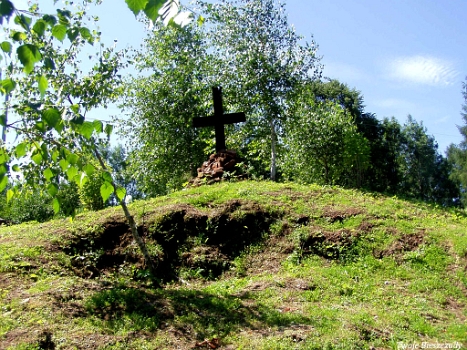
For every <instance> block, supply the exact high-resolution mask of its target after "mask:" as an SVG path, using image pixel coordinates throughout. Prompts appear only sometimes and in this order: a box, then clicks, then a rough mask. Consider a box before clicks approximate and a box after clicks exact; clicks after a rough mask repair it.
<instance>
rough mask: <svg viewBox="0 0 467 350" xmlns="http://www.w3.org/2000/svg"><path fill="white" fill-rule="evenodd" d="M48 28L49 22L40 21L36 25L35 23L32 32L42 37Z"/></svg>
mask: <svg viewBox="0 0 467 350" xmlns="http://www.w3.org/2000/svg"><path fill="white" fill-rule="evenodd" d="M46 28H47V22H46V21H44V20H43V19H38V20H37V21H36V23H34V26H33V27H32V30H33V31H34V32H35V33H36V34H37V35H39V37H42V36H43V35H44V33H45V30H46Z"/></svg>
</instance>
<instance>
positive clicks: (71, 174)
mask: <svg viewBox="0 0 467 350" xmlns="http://www.w3.org/2000/svg"><path fill="white" fill-rule="evenodd" d="M76 175H78V169H77V168H76V167H74V166H71V167H69V168H68V169H67V171H66V176H67V177H68V180H69V181H73V180H74V178H75V176H76Z"/></svg>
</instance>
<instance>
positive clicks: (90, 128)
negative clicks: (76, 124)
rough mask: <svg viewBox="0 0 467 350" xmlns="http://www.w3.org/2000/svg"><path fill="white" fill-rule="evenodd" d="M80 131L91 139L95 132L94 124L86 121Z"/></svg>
mask: <svg viewBox="0 0 467 350" xmlns="http://www.w3.org/2000/svg"><path fill="white" fill-rule="evenodd" d="M78 132H79V133H80V134H81V135H83V136H84V137H85V138H86V139H87V140H89V139H90V138H91V136H92V133H93V132H94V124H93V123H91V122H84V123H83V124H82V125H81V126H80V128H79V130H78Z"/></svg>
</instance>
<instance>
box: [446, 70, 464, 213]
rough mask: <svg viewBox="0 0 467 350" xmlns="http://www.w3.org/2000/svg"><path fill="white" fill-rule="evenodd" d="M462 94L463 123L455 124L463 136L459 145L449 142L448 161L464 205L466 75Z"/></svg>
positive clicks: (452, 177)
mask: <svg viewBox="0 0 467 350" xmlns="http://www.w3.org/2000/svg"><path fill="white" fill-rule="evenodd" d="M462 96H463V98H464V103H463V105H462V110H461V116H462V119H463V120H464V123H465V125H462V126H457V128H458V129H459V132H460V133H461V135H462V136H463V140H462V141H461V143H460V144H459V145H454V144H451V145H450V146H449V147H448V150H447V155H448V161H449V163H450V164H451V166H452V173H451V175H450V177H451V179H452V180H453V181H455V182H456V183H458V184H459V186H460V194H461V201H462V203H463V205H464V206H466V205H467V77H466V78H465V82H463V83H462Z"/></svg>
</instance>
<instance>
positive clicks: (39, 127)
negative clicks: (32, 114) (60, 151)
mask: <svg viewBox="0 0 467 350" xmlns="http://www.w3.org/2000/svg"><path fill="white" fill-rule="evenodd" d="M34 127H35V128H36V129H37V130H39V131H40V132H46V131H47V124H46V123H44V122H43V121H39V122H36V124H35V125H34Z"/></svg>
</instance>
